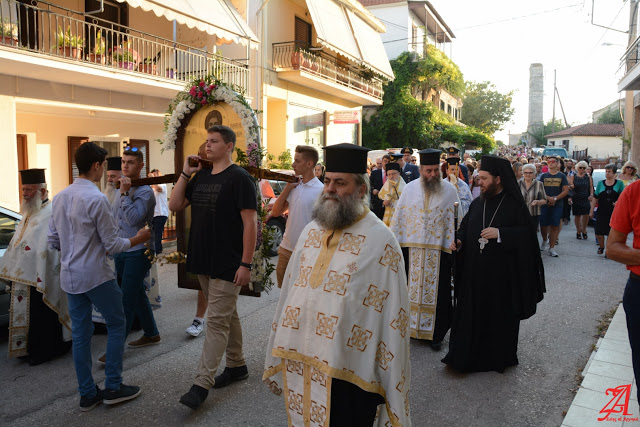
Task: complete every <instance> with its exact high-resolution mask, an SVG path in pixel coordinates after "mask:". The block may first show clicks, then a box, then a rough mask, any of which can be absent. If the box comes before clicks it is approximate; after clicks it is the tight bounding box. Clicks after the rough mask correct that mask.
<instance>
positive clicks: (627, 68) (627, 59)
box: [616, 37, 640, 91]
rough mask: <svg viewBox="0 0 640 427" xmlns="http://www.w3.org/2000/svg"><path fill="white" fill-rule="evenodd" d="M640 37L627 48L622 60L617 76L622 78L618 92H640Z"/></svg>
mask: <svg viewBox="0 0 640 427" xmlns="http://www.w3.org/2000/svg"><path fill="white" fill-rule="evenodd" d="M639 59H640V37H638V38H636V40H635V41H634V42H633V43H632V44H631V45H630V46H629V47H628V48H627V50H626V52H625V53H624V55H622V58H620V66H619V67H618V71H617V72H616V76H617V77H618V78H620V81H619V82H618V90H619V91H621V90H640V66H638V60H639Z"/></svg>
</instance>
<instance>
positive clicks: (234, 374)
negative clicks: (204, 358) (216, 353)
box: [213, 365, 249, 388]
mask: <svg viewBox="0 0 640 427" xmlns="http://www.w3.org/2000/svg"><path fill="white" fill-rule="evenodd" d="M247 377H249V371H248V370H247V366H246V365H245V366H238V367H237V368H224V371H222V373H221V374H220V375H218V376H217V377H215V378H214V379H213V380H214V381H215V383H214V384H213V388H222V387H226V386H228V385H229V384H231V383H234V382H236V381H240V380H244V379H245V378H247Z"/></svg>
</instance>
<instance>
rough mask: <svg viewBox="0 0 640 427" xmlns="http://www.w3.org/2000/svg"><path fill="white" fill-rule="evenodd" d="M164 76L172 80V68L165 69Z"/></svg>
mask: <svg viewBox="0 0 640 427" xmlns="http://www.w3.org/2000/svg"><path fill="white" fill-rule="evenodd" d="M166 76H167V78H168V79H172V78H173V77H174V69H173V67H168V68H167V69H166Z"/></svg>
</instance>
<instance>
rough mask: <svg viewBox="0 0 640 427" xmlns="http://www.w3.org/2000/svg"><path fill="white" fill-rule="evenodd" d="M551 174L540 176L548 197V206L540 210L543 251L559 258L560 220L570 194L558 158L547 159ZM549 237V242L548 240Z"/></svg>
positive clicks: (567, 182) (546, 173)
mask: <svg viewBox="0 0 640 427" xmlns="http://www.w3.org/2000/svg"><path fill="white" fill-rule="evenodd" d="M547 165H548V166H549V172H545V173H543V174H542V175H541V176H540V179H539V180H540V181H541V182H542V183H543V185H544V192H545V193H546V195H547V204H546V205H544V206H542V208H541V209H540V233H541V234H542V245H541V246H540V250H541V251H545V250H547V249H548V250H549V256H552V257H557V256H558V252H556V248H555V246H556V243H557V242H558V234H560V220H561V218H562V210H563V205H564V201H563V200H562V199H564V198H565V197H566V196H567V194H569V181H568V180H567V177H566V175H565V174H563V173H562V172H560V171H559V170H558V166H559V161H558V159H557V158H556V157H549V158H548V159H547ZM547 237H548V240H547Z"/></svg>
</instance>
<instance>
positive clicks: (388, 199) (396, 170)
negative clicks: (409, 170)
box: [378, 162, 405, 227]
mask: <svg viewBox="0 0 640 427" xmlns="http://www.w3.org/2000/svg"><path fill="white" fill-rule="evenodd" d="M385 169H386V170H387V181H386V182H385V183H384V185H383V186H382V188H381V189H380V192H379V193H378V197H379V198H380V200H382V204H383V205H384V217H383V218H382V222H384V223H385V224H386V226H387V227H388V226H389V224H391V218H392V217H393V213H394V212H395V210H396V204H397V203H398V199H399V198H400V195H401V194H402V190H403V189H404V185H405V183H404V179H402V178H400V170H401V169H400V164H398V163H396V162H391V163H387V165H386V166H385Z"/></svg>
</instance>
